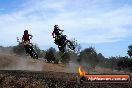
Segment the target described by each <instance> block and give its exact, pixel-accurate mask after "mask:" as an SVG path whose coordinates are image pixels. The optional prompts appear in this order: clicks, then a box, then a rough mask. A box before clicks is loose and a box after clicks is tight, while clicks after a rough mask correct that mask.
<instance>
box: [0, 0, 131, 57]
mask: <svg viewBox="0 0 132 88" xmlns="http://www.w3.org/2000/svg"><path fill="white" fill-rule="evenodd" d="M55 24H58V25H59V27H60V29H63V30H64V33H63V34H65V35H67V39H73V38H75V39H76V40H77V41H78V43H79V44H81V46H82V49H84V48H87V47H90V46H92V47H94V48H95V49H96V51H97V53H102V54H103V55H104V56H105V57H110V56H127V49H128V46H129V45H131V44H132V25H131V24H132V1H131V0H74V1H73V0H0V45H3V46H13V45H17V44H18V43H17V41H16V37H19V38H21V37H22V35H23V31H24V30H29V33H30V34H32V35H33V39H32V40H31V41H32V42H33V43H36V44H37V45H38V46H39V47H40V48H41V49H48V48H49V47H54V48H57V46H56V45H55V44H54V39H53V38H52V35H51V34H52V31H53V28H54V25H55Z"/></svg>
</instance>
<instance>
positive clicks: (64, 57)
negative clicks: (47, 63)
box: [61, 53, 70, 64]
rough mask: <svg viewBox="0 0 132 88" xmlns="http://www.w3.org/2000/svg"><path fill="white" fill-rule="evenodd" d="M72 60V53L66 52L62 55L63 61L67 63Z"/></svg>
mask: <svg viewBox="0 0 132 88" xmlns="http://www.w3.org/2000/svg"><path fill="white" fill-rule="evenodd" d="M69 61H70V55H69V53H64V54H63V55H62V56H61V62H62V63H64V64H66V63H69Z"/></svg>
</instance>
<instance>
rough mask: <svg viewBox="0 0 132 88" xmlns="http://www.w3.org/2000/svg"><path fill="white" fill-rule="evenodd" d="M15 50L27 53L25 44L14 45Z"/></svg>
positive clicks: (19, 52)
mask: <svg viewBox="0 0 132 88" xmlns="http://www.w3.org/2000/svg"><path fill="white" fill-rule="evenodd" d="M13 52H14V53H16V54H19V55H22V54H25V49H24V46H23V44H19V45H16V46H13Z"/></svg>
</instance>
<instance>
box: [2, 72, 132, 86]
mask: <svg viewBox="0 0 132 88" xmlns="http://www.w3.org/2000/svg"><path fill="white" fill-rule="evenodd" d="M77 77H78V74H72V73H63V72H52V71H50V72H46V71H43V72H40V71H37V72H36V71H20V70H14V71H13V70H0V88H132V85H131V84H132V83H130V84H88V83H84V84H82V85H79V84H78V82H77Z"/></svg>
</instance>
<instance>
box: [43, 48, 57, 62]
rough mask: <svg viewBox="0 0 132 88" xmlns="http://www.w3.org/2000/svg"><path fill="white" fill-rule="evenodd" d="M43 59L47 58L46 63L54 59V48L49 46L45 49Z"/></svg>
mask: <svg viewBox="0 0 132 88" xmlns="http://www.w3.org/2000/svg"><path fill="white" fill-rule="evenodd" d="M45 59H46V60H47V62H48V63H50V62H52V61H55V60H56V58H55V56H54V48H50V49H49V50H47V51H46V54H45Z"/></svg>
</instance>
